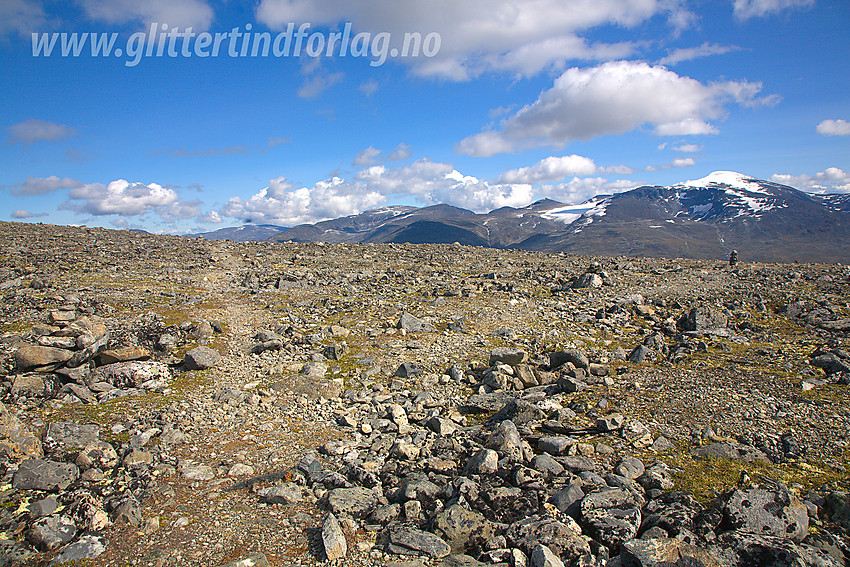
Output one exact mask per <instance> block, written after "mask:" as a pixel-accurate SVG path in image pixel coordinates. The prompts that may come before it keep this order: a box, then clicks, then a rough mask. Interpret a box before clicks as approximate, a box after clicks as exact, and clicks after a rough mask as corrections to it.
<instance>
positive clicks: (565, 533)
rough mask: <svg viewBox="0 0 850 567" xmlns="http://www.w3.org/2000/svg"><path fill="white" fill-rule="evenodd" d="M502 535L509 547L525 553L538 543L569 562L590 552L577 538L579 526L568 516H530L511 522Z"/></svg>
mask: <svg viewBox="0 0 850 567" xmlns="http://www.w3.org/2000/svg"><path fill="white" fill-rule="evenodd" d="M505 537H506V538H507V539H508V542H510V543H511V545H512V546H513V547H518V548H520V549H522V550H523V551H525V552H526V553H527V554H531V553H533V551H534V548H535V547H537V545H539V544H543V545H545V546H546V547H548V548H549V549H550V550H551V551H552V552H553V553H555V554H556V555H558V556H559V557H562V558H566V559H568V560H569V561H570V562H572V561H574V560H576V559H578V558H579V557H581V556H582V555H585V554H588V553H590V547H589V546H588V544H587V542H586V541H585V540H584V539H582V538H581V528H580V527H579V526H578V524H576V523H575V521H574V520H572V519H571V518H568V519H567V523H565V522H561V521H559V520H557V519H555V518H553V517H551V516H548V515H545V514H537V515H534V516H530V517H528V518H524V519H522V520H520V521H518V522H514V523H513V524H511V526H510V527H509V528H508V531H507V532H505Z"/></svg>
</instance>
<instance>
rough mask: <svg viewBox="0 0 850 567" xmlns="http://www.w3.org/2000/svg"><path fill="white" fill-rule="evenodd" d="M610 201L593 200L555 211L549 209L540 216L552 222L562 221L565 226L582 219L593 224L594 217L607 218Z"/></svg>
mask: <svg viewBox="0 0 850 567" xmlns="http://www.w3.org/2000/svg"><path fill="white" fill-rule="evenodd" d="M609 202H610V199H600V200H597V199H591V200H590V201H586V202H584V203H580V204H578V205H566V206H563V207H558V208H555V209H549V210H548V211H544V212H542V213H540V216H541V217H543V218H547V219H550V220H556V221H561V222H563V223H564V224H572V223H574V222H575V221H577V220H578V219H580V218H586V219H588V221H590V222H592V221H593V217H602V216H605V209H606V208H607V207H608V203H609Z"/></svg>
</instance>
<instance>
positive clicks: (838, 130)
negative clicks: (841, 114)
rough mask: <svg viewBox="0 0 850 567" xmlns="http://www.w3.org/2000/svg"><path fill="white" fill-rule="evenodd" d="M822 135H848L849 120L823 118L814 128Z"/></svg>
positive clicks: (849, 129) (849, 132) (849, 130)
mask: <svg viewBox="0 0 850 567" xmlns="http://www.w3.org/2000/svg"><path fill="white" fill-rule="evenodd" d="M815 130H816V131H817V133H818V134H823V135H824V136H850V122H847V121H846V120H840V119H839V120H824V121H823V122H821V123H820V124H818V125H817V128H815Z"/></svg>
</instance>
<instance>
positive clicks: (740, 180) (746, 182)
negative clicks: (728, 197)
mask: <svg viewBox="0 0 850 567" xmlns="http://www.w3.org/2000/svg"><path fill="white" fill-rule="evenodd" d="M765 183H766V182H765V181H761V180H759V179H756V178H755V177H749V176H747V175H744V174H743V173H736V172H734V171H715V172H712V173H709V174H708V175H706V176H705V177H703V178H702V179H695V180H693V181H683V182H682V183H679V184H678V185H676V187H693V188H694V189H702V188H711V187H716V186H725V187H728V188H729V189H732V190H736V189H739V190H742V191H748V192H750V193H763V194H767V193H766V192H765V191H764V184H765Z"/></svg>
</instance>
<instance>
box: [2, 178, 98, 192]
mask: <svg viewBox="0 0 850 567" xmlns="http://www.w3.org/2000/svg"><path fill="white" fill-rule="evenodd" d="M82 186H83V182H82V181H77V180H76V179H70V178H68V177H62V178H59V177H57V176H55V175H51V176H50V177H27V179H26V181H24V182H23V183H21V184H19V185H15V186H14V187H12V194H13V195H44V194H45V193H51V192H53V191H58V190H60V189H74V188H76V187H82Z"/></svg>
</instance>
